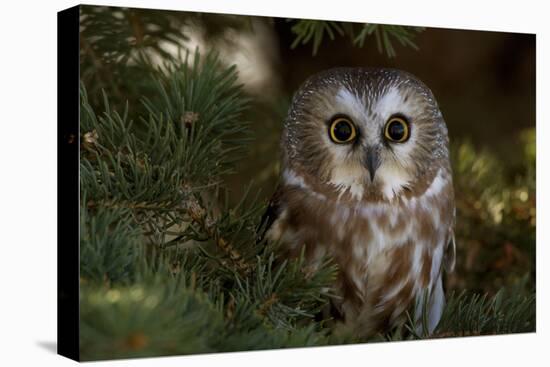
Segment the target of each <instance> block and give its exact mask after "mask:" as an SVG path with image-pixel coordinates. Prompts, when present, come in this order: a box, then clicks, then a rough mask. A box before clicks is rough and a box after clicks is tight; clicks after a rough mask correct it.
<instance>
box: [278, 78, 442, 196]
mask: <svg viewBox="0 0 550 367" xmlns="http://www.w3.org/2000/svg"><path fill="white" fill-rule="evenodd" d="M282 148H283V176H284V179H286V180H287V181H292V180H294V181H296V180H298V181H296V182H300V183H302V184H304V185H310V186H315V187H316V188H317V190H316V191H321V192H324V193H330V192H333V193H335V194H337V195H338V197H347V198H349V200H377V201H380V200H393V199H394V198H396V197H399V196H401V195H404V194H410V193H414V192H415V191H421V190H425V189H426V187H427V185H428V184H429V183H430V182H431V181H432V180H433V179H434V176H435V175H436V173H437V171H438V170H439V169H440V168H445V169H449V154H448V136H447V128H446V126H445V122H444V120H443V117H442V115H441V112H440V111H439V107H438V105H437V102H436V101H435V98H434V97H433V95H432V93H431V91H430V90H429V89H428V87H426V86H425V85H424V84H423V83H422V82H421V81H419V80H418V79H416V78H415V77H414V76H412V75H411V74H409V73H406V72H403V71H399V70H393V69H369V68H337V69H331V70H328V71H325V72H322V73H320V74H317V75H314V76H312V77H311V78H309V79H308V80H307V81H306V82H305V83H304V84H303V85H302V87H301V88H300V89H299V90H298V92H297V93H296V94H295V96H294V98H293V101H292V105H291V107H290V111H289V114H288V116H287V119H286V121H285V125H284V131H283V135H282Z"/></svg>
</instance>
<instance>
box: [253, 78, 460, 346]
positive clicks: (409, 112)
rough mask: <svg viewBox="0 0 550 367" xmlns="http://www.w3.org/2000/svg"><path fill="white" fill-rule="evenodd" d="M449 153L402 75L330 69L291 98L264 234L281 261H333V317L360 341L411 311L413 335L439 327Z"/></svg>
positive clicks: (449, 250) (450, 215)
mask: <svg viewBox="0 0 550 367" xmlns="http://www.w3.org/2000/svg"><path fill="white" fill-rule="evenodd" d="M448 147H449V138H448V132H447V127H446V124H445V121H444V119H443V116H442V114H441V112H440V110H439V107H438V104H437V102H436V100H435V98H434V96H433V94H432V92H431V91H430V89H429V88H428V87H427V86H426V85H424V84H423V83H422V82H421V81H420V80H418V79H417V78H416V77H414V76H413V75H411V74H409V73H407V72H404V71H400V70H395V69H379V68H335V69H330V70H327V71H324V72H321V73H319V74H316V75H314V76H312V77H310V78H309V79H308V80H306V81H305V82H304V84H303V85H302V86H301V87H300V88H299V90H298V91H297V92H296V93H295V95H294V97H293V100H292V104H291V106H290V109H289V112H288V115H287V118H286V120H285V123H284V128H283V133H282V138H281V150H282V165H281V179H280V183H279V186H278V188H277V190H276V191H275V193H274V195H273V197H272V199H271V201H270V204H269V206H268V210H267V211H266V213H265V214H264V217H263V220H262V223H263V228H265V231H264V234H263V235H264V236H265V237H266V238H267V239H268V240H269V241H278V242H279V243H280V244H281V248H282V251H283V256H288V257H292V256H298V255H299V254H300V253H301V251H302V250H303V251H304V253H305V256H306V259H307V261H308V262H309V263H310V264H311V265H313V266H315V264H319V263H320V262H321V261H322V260H323V259H324V258H325V257H326V256H329V257H332V258H333V259H334V261H335V262H336V264H337V265H338V269H339V270H338V277H337V279H336V281H335V284H334V285H333V292H334V293H335V294H336V296H337V297H335V298H334V299H333V300H332V307H333V309H334V310H335V311H336V314H337V315H340V316H341V318H342V319H343V322H344V325H349V326H350V327H352V328H353V330H355V331H356V332H357V333H359V334H360V335H363V336H370V335H372V334H374V333H376V332H383V331H386V330H388V329H389V328H391V327H393V326H396V325H398V324H399V323H401V322H403V321H404V319H405V315H406V314H405V311H407V310H410V309H411V308H414V309H415V310H416V311H415V315H414V316H413V317H414V318H415V321H416V325H417V330H418V331H422V330H423V331H426V330H425V328H426V326H427V329H428V330H427V331H428V332H429V333H432V332H433V330H434V329H435V327H436V325H437V323H438V322H439V319H440V318H441V314H442V310H443V307H444V304H445V296H444V291H443V285H442V277H443V269H445V270H447V271H451V270H452V269H453V267H454V258H455V247H454V234H453V227H454V221H455V207H454V192H453V184H452V171H451V166H450V161H449V148H448ZM414 306H416V307H414ZM426 316H427V317H426ZM426 321H427V322H426ZM421 325H422V326H423V327H422V328H421Z"/></svg>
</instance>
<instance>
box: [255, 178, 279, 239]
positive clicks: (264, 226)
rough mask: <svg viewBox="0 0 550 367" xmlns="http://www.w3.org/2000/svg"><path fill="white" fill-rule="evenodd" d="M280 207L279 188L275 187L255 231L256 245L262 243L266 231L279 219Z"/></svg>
mask: <svg viewBox="0 0 550 367" xmlns="http://www.w3.org/2000/svg"><path fill="white" fill-rule="evenodd" d="M280 207H281V188H280V187H277V189H276V190H275V193H273V195H272V196H271V199H270V200H269V204H268V205H267V208H266V210H265V212H264V214H263V215H262V218H261V219H260V224H259V225H258V228H257V229H256V235H257V237H256V244H258V243H260V242H261V241H263V239H264V237H265V235H266V233H267V231H269V229H270V228H271V225H272V224H273V222H275V220H276V219H277V218H278V217H279V214H280Z"/></svg>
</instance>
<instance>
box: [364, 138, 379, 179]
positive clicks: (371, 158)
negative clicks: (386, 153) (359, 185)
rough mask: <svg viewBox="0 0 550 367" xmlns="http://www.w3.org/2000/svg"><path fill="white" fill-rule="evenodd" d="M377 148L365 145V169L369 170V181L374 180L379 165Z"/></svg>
mask: <svg viewBox="0 0 550 367" xmlns="http://www.w3.org/2000/svg"><path fill="white" fill-rule="evenodd" d="M378 152H379V148H378V147H377V146H368V147H367V162H366V163H367V169H368V170H369V175H370V181H371V182H373V181H374V174H375V173H376V170H377V169H378V167H380V155H379V154H378Z"/></svg>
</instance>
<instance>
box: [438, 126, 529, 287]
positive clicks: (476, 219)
mask: <svg viewBox="0 0 550 367" xmlns="http://www.w3.org/2000/svg"><path fill="white" fill-rule="evenodd" d="M534 136H535V131H534V129H531V130H528V131H525V132H524V134H523V135H522V137H521V138H520V139H518V140H520V141H518V145H519V146H521V147H522V149H521V151H523V152H524V158H523V159H522V160H521V162H523V164H522V165H521V166H519V167H510V166H509V165H507V164H506V163H505V162H502V161H499V160H498V159H497V158H496V157H495V156H494V155H493V154H491V153H489V152H488V151H477V150H476V149H474V147H473V146H472V144H471V143H468V142H465V143H457V144H453V145H452V148H453V149H452V161H453V169H454V172H453V178H454V183H455V195H456V210H457V217H456V230H455V233H456V243H457V252H458V255H457V256H458V260H457V268H456V269H455V272H454V273H453V274H451V275H450V276H449V279H448V280H449V282H448V286H449V287H450V288H452V289H465V288H468V289H471V290H475V291H478V292H487V291H488V292H496V290H498V289H499V288H500V287H502V286H504V285H507V284H514V283H515V282H516V281H518V280H519V279H520V278H521V277H523V276H525V275H528V277H529V278H528V280H529V285H530V286H531V288H533V287H534V284H535V226H536V210H535V204H536V196H535V189H536V185H535V156H534V155H533V154H532V153H533V152H534V145H535V140H534Z"/></svg>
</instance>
